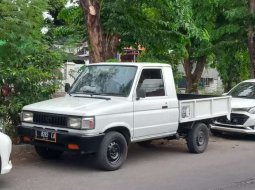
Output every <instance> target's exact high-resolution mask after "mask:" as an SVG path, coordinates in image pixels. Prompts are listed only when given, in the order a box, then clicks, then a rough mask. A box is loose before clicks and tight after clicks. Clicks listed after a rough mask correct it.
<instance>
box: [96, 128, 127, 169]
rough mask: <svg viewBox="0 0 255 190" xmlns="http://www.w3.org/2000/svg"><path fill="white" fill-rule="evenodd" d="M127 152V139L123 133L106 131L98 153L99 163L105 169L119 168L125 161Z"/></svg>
mask: <svg viewBox="0 0 255 190" xmlns="http://www.w3.org/2000/svg"><path fill="white" fill-rule="evenodd" d="M127 152H128V147H127V141H126V139H125V137H124V136H123V135H122V134H121V133H118V132H115V131H112V132H109V133H106V135H105V136H104V138H103V140H102V142H101V145H100V148H99V151H98V153H97V165H98V167H99V168H100V169H103V170H108V171H113V170H117V169H119V168H120V167H121V166H122V165H123V163H124V162H125V160H126V158H127Z"/></svg>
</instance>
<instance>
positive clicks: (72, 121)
mask: <svg viewBox="0 0 255 190" xmlns="http://www.w3.org/2000/svg"><path fill="white" fill-rule="evenodd" d="M81 123H82V119H81V118H79V117H69V118H68V127H70V128H74V129H81Z"/></svg>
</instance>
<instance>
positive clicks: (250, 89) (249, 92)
mask: <svg viewBox="0 0 255 190" xmlns="http://www.w3.org/2000/svg"><path fill="white" fill-rule="evenodd" d="M228 95H231V96H232V97H236V98H251V99H255V83H253V82H244V83H240V84H239V85H237V86H236V87H235V88H233V89H232V90H231V91H230V92H229V93H228Z"/></svg>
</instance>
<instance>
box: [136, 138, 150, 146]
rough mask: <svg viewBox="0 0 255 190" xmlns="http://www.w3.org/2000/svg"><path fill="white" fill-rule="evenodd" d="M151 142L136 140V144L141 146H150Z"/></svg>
mask: <svg viewBox="0 0 255 190" xmlns="http://www.w3.org/2000/svg"><path fill="white" fill-rule="evenodd" d="M151 143H152V140H147V141H141V142H137V144H138V145H139V146H141V147H145V148H147V147H150V146H151Z"/></svg>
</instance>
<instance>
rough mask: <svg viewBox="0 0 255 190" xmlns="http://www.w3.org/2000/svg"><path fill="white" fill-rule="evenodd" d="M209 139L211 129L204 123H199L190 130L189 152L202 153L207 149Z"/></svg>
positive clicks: (188, 139) (188, 138)
mask: <svg viewBox="0 0 255 190" xmlns="http://www.w3.org/2000/svg"><path fill="white" fill-rule="evenodd" d="M208 141H209V130H208V127H207V126H206V125H205V124H204V123H197V124H195V126H194V127H193V128H192V129H191V130H190V131H189V133H188V137H187V145H188V149H189V152H191V153H202V152H204V151H205V150H206V148H207V145H208Z"/></svg>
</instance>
